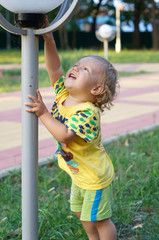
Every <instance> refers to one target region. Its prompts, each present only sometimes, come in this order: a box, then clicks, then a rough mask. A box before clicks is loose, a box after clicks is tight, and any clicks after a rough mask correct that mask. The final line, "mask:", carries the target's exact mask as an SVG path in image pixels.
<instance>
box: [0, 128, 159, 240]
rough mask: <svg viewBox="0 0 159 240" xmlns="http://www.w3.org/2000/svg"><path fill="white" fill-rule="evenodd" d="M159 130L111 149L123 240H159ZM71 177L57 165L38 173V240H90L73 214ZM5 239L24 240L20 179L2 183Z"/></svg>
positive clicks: (115, 208) (117, 219) (16, 176)
mask: <svg viewBox="0 0 159 240" xmlns="http://www.w3.org/2000/svg"><path fill="white" fill-rule="evenodd" d="M158 136H159V128H156V129H154V130H153V131H149V132H145V133H140V134H139V135H131V136H129V135H127V136H126V137H123V138H120V139H119V140H118V141H117V142H114V143H111V144H109V145H106V146H105V148H106V151H107V153H108V154H109V156H110V157H111V159H112V162H113V164H114V168H115V172H116V177H115V181H114V203H113V217H112V220H113V221H114V223H115V225H116V227H117V230H118V240H158V239H159V205H158V199H159V161H158ZM70 184H71V181H70V177H69V176H68V175H67V174H66V173H65V172H63V171H61V170H60V169H59V168H58V166H57V162H56V161H55V160H54V161H52V162H51V163H50V164H48V165H47V166H44V167H40V168H39V240H47V239H55V240H62V239H65V240H76V239H77V240H85V239H86V238H87V237H86V234H85V232H84V230H83V228H82V226H81V224H80V222H79V220H78V219H77V218H76V217H75V216H74V215H73V213H71V212H70V210H69V192H70ZM0 199H1V205H0V212H1V216H0V233H1V234H0V239H1V240H7V239H17V240H18V239H21V173H20V172H19V173H15V172H12V173H11V174H10V175H9V176H7V177H5V178H3V179H0Z"/></svg>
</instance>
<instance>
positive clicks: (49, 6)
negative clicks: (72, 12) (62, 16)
mask: <svg viewBox="0 0 159 240" xmlns="http://www.w3.org/2000/svg"><path fill="white" fill-rule="evenodd" d="M63 1H64V0H56V1H55V0H45V1H44V0H38V1H37V0H0V4H1V5H2V6H3V7H5V8H6V9H8V10H9V11H11V12H14V13H47V12H50V11H52V10H53V9H55V8H56V7H58V6H59V5H60V4H61V3H62V2H63Z"/></svg>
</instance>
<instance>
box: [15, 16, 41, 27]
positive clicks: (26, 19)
mask: <svg viewBox="0 0 159 240" xmlns="http://www.w3.org/2000/svg"><path fill="white" fill-rule="evenodd" d="M14 21H15V25H16V26H17V27H20V28H34V29H39V28H41V27H43V25H44V23H45V14H42V13H16V14H15V15H14Z"/></svg>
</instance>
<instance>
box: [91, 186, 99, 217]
mask: <svg viewBox="0 0 159 240" xmlns="http://www.w3.org/2000/svg"><path fill="white" fill-rule="evenodd" d="M101 196H102V189H100V190H97V191H96V196H95V199H94V202H93V206H92V210H91V221H97V211H98V206H99V203H100V199H101Z"/></svg>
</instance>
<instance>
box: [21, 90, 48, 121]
mask: <svg viewBox="0 0 159 240" xmlns="http://www.w3.org/2000/svg"><path fill="white" fill-rule="evenodd" d="M28 98H29V99H31V100H32V101H33V102H27V103H25V106H28V107H30V108H27V109H26V111H27V112H31V113H36V115H37V116H38V117H41V116H43V115H44V114H46V113H48V110H47V108H46V106H45V104H44V102H43V100H42V96H41V94H40V92H39V90H37V98H36V97H34V96H32V95H29V96H28Z"/></svg>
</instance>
